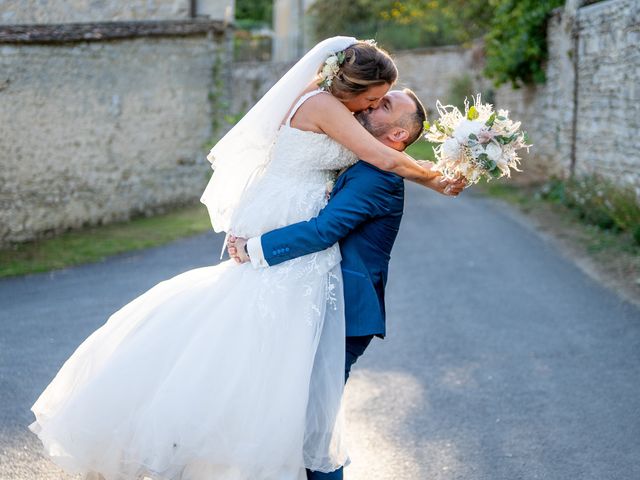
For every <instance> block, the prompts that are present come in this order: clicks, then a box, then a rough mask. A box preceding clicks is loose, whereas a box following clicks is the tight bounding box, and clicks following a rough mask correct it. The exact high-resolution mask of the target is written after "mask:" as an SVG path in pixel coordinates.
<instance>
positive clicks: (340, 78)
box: [327, 40, 398, 100]
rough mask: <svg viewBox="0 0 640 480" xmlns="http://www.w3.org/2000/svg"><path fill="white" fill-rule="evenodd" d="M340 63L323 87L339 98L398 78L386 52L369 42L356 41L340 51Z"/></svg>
mask: <svg viewBox="0 0 640 480" xmlns="http://www.w3.org/2000/svg"><path fill="white" fill-rule="evenodd" d="M343 52H344V62H342V64H341V65H340V69H339V71H338V73H337V74H336V75H335V76H334V77H333V79H332V82H331V85H329V86H328V87H327V90H328V91H329V92H331V94H333V95H334V96H335V97H337V98H339V99H341V100H347V99H349V98H351V97H354V96H356V95H358V94H359V93H362V92H365V91H367V90H368V89H369V88H370V87H373V86H377V85H383V84H385V83H388V84H389V85H393V84H394V83H395V81H396V79H397V78H398V69H397V68H396V64H395V63H393V60H392V59H391V57H390V56H389V54H388V53H387V52H386V51H384V50H382V49H381V48H378V47H377V46H376V45H375V44H374V43H373V42H369V41H364V40H359V41H358V42H357V43H354V44H353V45H351V46H350V47H349V48H347V49H345V50H343Z"/></svg>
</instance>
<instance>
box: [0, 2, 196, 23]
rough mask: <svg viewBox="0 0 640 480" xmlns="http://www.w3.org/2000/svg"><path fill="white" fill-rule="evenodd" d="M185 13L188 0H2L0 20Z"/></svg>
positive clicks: (179, 16) (82, 19)
mask: <svg viewBox="0 0 640 480" xmlns="http://www.w3.org/2000/svg"><path fill="white" fill-rule="evenodd" d="M188 16H189V0H127V1H122V0H110V1H95V0H93V1H92V0H45V1H42V0H3V1H2V2H0V24H6V25H15V24H25V23H67V22H77V23H81V22H105V21H124V20H177V19H184V18H187V17H188Z"/></svg>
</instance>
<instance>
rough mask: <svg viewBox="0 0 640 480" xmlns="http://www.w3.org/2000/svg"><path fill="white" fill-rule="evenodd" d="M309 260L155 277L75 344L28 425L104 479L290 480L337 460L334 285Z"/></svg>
mask: <svg viewBox="0 0 640 480" xmlns="http://www.w3.org/2000/svg"><path fill="white" fill-rule="evenodd" d="M332 248H334V247H332ZM335 248H336V249H337V246H335ZM338 256H339V253H338ZM333 257H334V258H335V251H334V255H333ZM319 258H322V252H321V253H320V254H314V255H308V256H306V257H301V258H299V259H296V260H294V261H291V262H286V263H284V264H282V265H279V266H276V267H271V268H268V269H261V270H255V269H253V267H252V266H251V265H250V264H244V265H236V264H235V263H234V262H232V261H227V262H223V263H221V264H219V265H217V266H210V267H203V268H196V269H193V270H189V271H187V272H184V273H181V274H179V275H177V276H175V277H173V278H171V279H169V280H165V281H163V282H160V283H158V284H157V285H155V286H154V287H153V288H151V289H150V290H148V291H147V292H145V293H144V294H142V295H141V296H139V297H137V298H135V299H134V300H133V301H131V302H130V303H128V304H127V305H125V306H124V307H122V308H121V309H120V310H118V311H117V312H115V313H114V314H113V315H111V317H109V319H108V321H107V322H106V323H105V324H104V325H103V326H102V327H100V328H99V329H97V330H96V331H95V332H94V333H92V334H91V335H90V336H89V337H88V338H87V339H86V340H85V341H84V342H83V343H82V344H81V345H80V346H79V347H78V349H77V350H76V351H75V352H74V353H73V354H72V355H71V357H70V358H69V359H68V360H67V361H66V362H65V363H64V365H63V366H62V368H61V369H60V370H59V372H58V373H57V375H56V376H55V378H54V379H53V381H52V382H51V383H50V384H49V385H48V386H47V387H46V389H45V390H44V392H43V393H42V394H41V395H40V397H39V398H38V400H37V401H36V402H35V404H34V405H33V406H32V408H31V410H32V411H33V413H34V414H35V417H36V421H35V422H34V423H32V424H31V425H30V426H29V428H30V429H31V430H32V431H33V432H34V433H36V434H37V435H38V437H39V438H40V440H41V441H42V442H43V444H44V447H45V452H46V454H47V455H48V456H49V457H50V458H51V459H52V460H53V461H54V462H55V463H56V464H58V465H59V466H61V467H62V468H64V469H65V470H67V471H69V472H70V473H84V474H88V475H98V474H99V475H101V476H102V477H104V478H105V479H106V480H125V479H126V480H129V479H137V478H141V479H142V478H145V477H148V478H152V479H172V480H173V479H180V480H205V479H206V480H212V479H220V480H288V479H292V480H294V479H295V480H298V479H303V478H305V476H304V468H305V467H307V468H311V469H313V470H319V471H325V472H328V471H332V470H335V469H336V468H338V467H339V466H341V465H345V464H347V463H348V456H347V453H346V449H345V446H344V443H343V420H342V413H341V412H342V410H341V398H342V390H343V385H344V341H345V339H344V309H343V296H342V295H343V293H342V277H341V273H340V267H339V265H338V264H337V263H335V262H331V263H333V265H331V266H330V268H318V265H320V263H318V259H319ZM338 260H339V258H338ZM324 265H327V264H326V262H325V263H324Z"/></svg>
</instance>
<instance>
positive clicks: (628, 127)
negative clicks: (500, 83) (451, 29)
mask: <svg viewBox="0 0 640 480" xmlns="http://www.w3.org/2000/svg"><path fill="white" fill-rule="evenodd" d="M576 3H579V2H567V6H566V8H565V9H564V10H559V11H557V12H556V13H555V15H554V16H553V18H552V19H551V21H550V23H549V28H548V41H549V62H548V65H547V67H546V73H547V82H546V84H544V85H542V86H538V87H530V88H523V89H519V90H513V89H511V88H509V87H503V88H501V89H500V90H499V91H498V94H497V103H498V104H499V105H500V106H503V107H505V108H509V109H510V110H511V111H512V113H513V115H514V117H516V118H519V119H522V120H523V124H524V125H525V127H526V128H527V129H528V130H529V131H530V133H531V137H532V142H533V144H534V148H533V150H532V155H531V157H530V158H528V159H527V163H526V166H527V168H528V169H529V170H531V171H532V172H539V173H542V174H544V175H547V176H548V175H549V174H559V175H563V176H567V175H569V174H571V172H572V171H573V172H575V173H576V174H583V173H594V172H597V173H599V174H601V175H604V176H606V177H608V178H610V179H611V180H614V181H616V182H618V183H620V184H632V185H635V186H636V187H637V188H638V192H640V137H639V136H638V133H637V132H638V131H639V130H640V50H639V49H638V45H639V44H640V3H639V2H637V1H636V0H608V1H604V2H599V3H596V4H593V5H589V6H585V7H581V8H578V5H576ZM576 47H577V48H576ZM574 62H575V65H574ZM576 71H577V78H576V75H575V72H576Z"/></svg>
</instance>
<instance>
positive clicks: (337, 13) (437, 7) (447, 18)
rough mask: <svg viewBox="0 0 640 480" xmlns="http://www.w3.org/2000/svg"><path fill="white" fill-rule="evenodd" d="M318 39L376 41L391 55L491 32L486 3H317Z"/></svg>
mask: <svg viewBox="0 0 640 480" xmlns="http://www.w3.org/2000/svg"><path fill="white" fill-rule="evenodd" d="M309 14H310V15H312V16H313V24H314V27H315V28H314V30H315V33H316V36H317V37H318V39H319V38H325V37H329V36H333V35H338V34H341V35H346V34H348V35H353V36H356V37H359V38H376V40H378V41H379V42H380V43H381V44H383V45H384V46H386V47H388V48H390V49H406V48H416V47H426V46H435V45H447V44H460V43H464V42H468V41H471V40H473V39H474V38H477V37H479V36H481V35H482V34H483V33H484V32H485V31H486V30H487V28H488V26H489V21H490V18H491V14H492V7H491V6H488V5H487V2H486V1H485V0H482V1H481V0H449V1H445V0H409V1H403V2H400V1H397V0H352V1H349V2H345V1H344V0H317V1H316V2H315V3H314V4H313V5H312V7H311V8H310V9H309Z"/></svg>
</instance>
